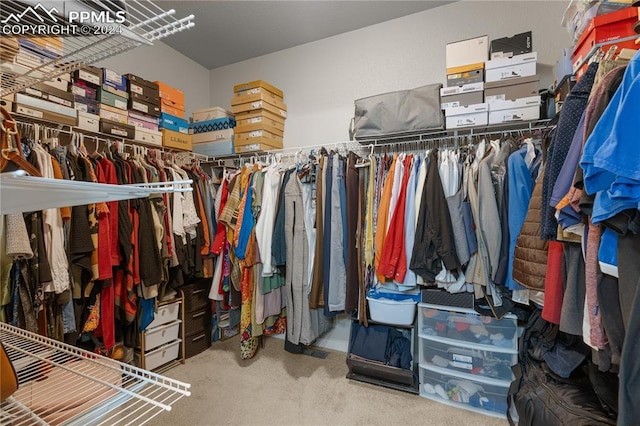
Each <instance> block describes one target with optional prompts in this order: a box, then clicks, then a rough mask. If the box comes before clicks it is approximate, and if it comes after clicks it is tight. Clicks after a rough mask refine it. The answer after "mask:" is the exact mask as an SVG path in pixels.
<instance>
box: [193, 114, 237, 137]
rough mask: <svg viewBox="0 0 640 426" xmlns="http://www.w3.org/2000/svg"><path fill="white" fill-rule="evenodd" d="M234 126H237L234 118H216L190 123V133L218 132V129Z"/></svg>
mask: <svg viewBox="0 0 640 426" xmlns="http://www.w3.org/2000/svg"><path fill="white" fill-rule="evenodd" d="M234 127H236V120H234V119H233V118H229V117H225V118H216V119H213V120H208V121H199V122H197V123H189V134H192V135H196V134H198V133H206V132H216V131H218V130H226V129H233V128H234Z"/></svg>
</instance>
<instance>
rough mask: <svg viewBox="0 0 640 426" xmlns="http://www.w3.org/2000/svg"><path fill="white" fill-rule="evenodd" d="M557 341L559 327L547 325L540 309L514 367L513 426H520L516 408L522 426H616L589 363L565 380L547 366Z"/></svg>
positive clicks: (510, 397)
mask: <svg viewBox="0 0 640 426" xmlns="http://www.w3.org/2000/svg"><path fill="white" fill-rule="evenodd" d="M557 337H558V326H557V325H555V324H551V323H549V322H547V321H545V320H544V319H543V318H542V314H541V311H540V310H539V309H536V310H534V312H533V313H532V314H531V316H530V317H529V320H528V322H527V325H526V327H525V330H524V333H523V334H522V337H521V340H520V357H519V358H520V359H519V363H518V364H516V365H515V366H513V367H512V370H513V373H514V376H515V379H514V381H513V382H512V383H511V387H510V388H509V393H508V403H509V410H508V412H507V417H508V420H509V424H511V425H512V426H514V425H515V424H516V423H515V421H514V419H513V418H512V415H511V414H512V413H513V409H514V408H515V410H516V411H517V414H518V420H517V421H518V423H517V424H518V425H519V426H556V425H558V426H560V425H563V426H569V425H571V426H574V425H576V426H578V425H580V426H587V425H589V426H592V425H593V426H595V425H615V424H616V421H615V414H612V413H611V410H605V409H604V408H603V404H602V402H601V399H600V398H598V395H597V394H596V392H595V391H594V388H593V385H592V383H591V381H590V375H589V374H588V373H587V371H588V370H587V368H586V367H587V364H586V363H585V364H583V366H582V367H578V368H576V369H575V370H574V371H573V373H572V374H571V376H570V377H569V378H567V379H563V378H562V377H560V376H558V375H557V374H555V373H554V372H553V371H552V370H551V369H550V368H549V367H548V366H547V364H546V363H545V362H544V355H545V354H546V353H547V352H549V351H550V350H551V349H552V348H553V347H554V345H555V343H556V340H557ZM612 417H613V418H612Z"/></svg>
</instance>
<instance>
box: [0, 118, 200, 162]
mask: <svg viewBox="0 0 640 426" xmlns="http://www.w3.org/2000/svg"><path fill="white" fill-rule="evenodd" d="M11 122H12V123H15V124H18V125H23V126H30V127H34V128H35V127H36V126H41V127H44V128H46V129H49V130H52V131H53V132H58V133H64V134H67V135H71V134H73V133H81V134H82V135H84V137H85V138H88V139H92V140H95V141H99V142H111V141H114V142H115V141H117V142H118V143H120V144H122V145H124V146H125V147H129V148H140V147H142V148H146V149H157V150H160V152H163V153H164V152H169V153H176V154H183V153H185V154H189V155H191V158H194V157H198V158H199V159H200V161H201V162H207V161H209V157H208V156H206V155H203V154H198V153H196V152H185V151H178V150H171V149H167V148H165V147H163V146H155V145H145V144H142V143H128V142H125V140H131V139H124V138H116V137H114V138H105V137H102V136H96V135H93V134H91V133H87V131H86V130H83V129H76V128H75V127H73V126H70V125H68V124H57V123H53V122H43V123H34V122H31V121H24V120H18V119H16V118H15V117H14V118H13V121H11ZM54 126H57V127H54ZM65 127H68V129H65Z"/></svg>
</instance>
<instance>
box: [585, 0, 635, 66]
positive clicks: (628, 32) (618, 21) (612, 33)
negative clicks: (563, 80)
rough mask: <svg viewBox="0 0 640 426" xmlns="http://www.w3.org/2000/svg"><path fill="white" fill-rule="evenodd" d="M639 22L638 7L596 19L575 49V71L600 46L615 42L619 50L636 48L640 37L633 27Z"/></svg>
mask: <svg viewBox="0 0 640 426" xmlns="http://www.w3.org/2000/svg"><path fill="white" fill-rule="evenodd" d="M637 21H638V8H637V7H627V8H624V9H621V10H617V11H615V12H610V13H605V14H603V15H599V16H596V17H594V18H593V19H592V20H591V22H589V24H588V25H587V27H586V28H585V30H584V32H583V33H582V35H581V36H580V38H579V39H578V41H577V42H576V45H575V47H574V49H573V56H572V62H573V71H574V72H575V71H577V70H578V68H580V67H581V66H582V64H583V63H585V62H586V61H588V60H589V58H590V57H591V55H592V54H593V53H595V49H596V48H597V47H598V45H602V44H605V43H606V44H614V42H615V44H616V46H618V49H622V48H624V47H627V48H635V47H636V46H635V39H636V38H637V37H638V35H637V34H636V33H635V31H634V30H633V25H634V24H635V23H636V22H637ZM605 50H606V49H605Z"/></svg>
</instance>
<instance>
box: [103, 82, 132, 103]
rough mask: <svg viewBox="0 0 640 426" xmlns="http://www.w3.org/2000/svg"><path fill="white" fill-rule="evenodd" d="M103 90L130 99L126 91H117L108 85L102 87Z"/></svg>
mask: <svg viewBox="0 0 640 426" xmlns="http://www.w3.org/2000/svg"><path fill="white" fill-rule="evenodd" d="M102 90H103V91H105V92H109V93H113V94H114V95H117V96H120V97H121V98H125V99H129V92H127V91H126V90H120V89H116V88H114V87H111V86H109V85H107V84H103V85H102Z"/></svg>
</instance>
